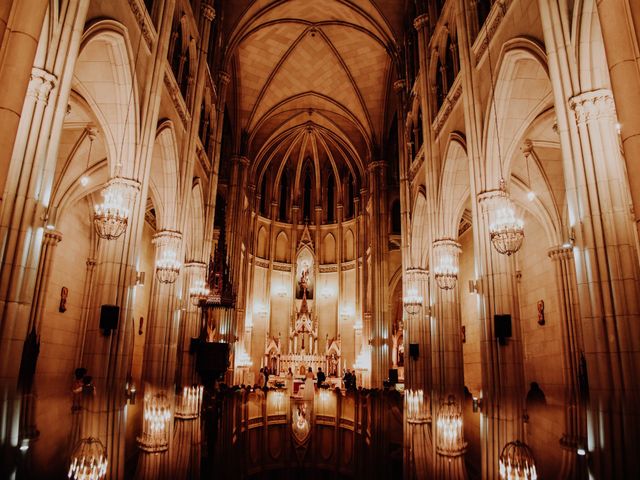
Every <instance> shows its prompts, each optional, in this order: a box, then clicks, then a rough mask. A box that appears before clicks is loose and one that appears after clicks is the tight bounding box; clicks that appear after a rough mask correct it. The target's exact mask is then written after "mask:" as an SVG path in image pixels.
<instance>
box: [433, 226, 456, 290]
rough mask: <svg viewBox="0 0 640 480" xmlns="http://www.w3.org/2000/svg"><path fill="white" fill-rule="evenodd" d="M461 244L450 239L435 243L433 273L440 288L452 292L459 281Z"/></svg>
mask: <svg viewBox="0 0 640 480" xmlns="http://www.w3.org/2000/svg"><path fill="white" fill-rule="evenodd" d="M459 253H460V244H459V243H457V242H455V241H454V240H451V239H449V238H445V239H441V240H436V241H435V242H433V256H434V260H435V261H434V267H433V273H434V277H435V279H436V283H437V284H438V287H440V288H441V289H443V290H452V289H453V288H454V287H455V286H456V282H457V280H458V255H459Z"/></svg>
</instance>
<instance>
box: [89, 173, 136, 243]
mask: <svg viewBox="0 0 640 480" xmlns="http://www.w3.org/2000/svg"><path fill="white" fill-rule="evenodd" d="M130 189H131V185H130V183H129V182H127V181H126V180H125V179H124V178H120V177H115V178H112V179H111V180H109V182H108V183H107V186H106V187H105V188H104V189H103V190H102V198H103V200H102V203H99V204H97V205H95V206H94V212H93V226H94V227H95V230H96V233H97V234H98V236H99V237H100V238H104V239H105V240H115V239H116V238H118V237H120V235H122V234H123V233H124V232H125V230H126V229H127V224H128V223H129V215H130V211H129V200H130V192H129V190H130Z"/></svg>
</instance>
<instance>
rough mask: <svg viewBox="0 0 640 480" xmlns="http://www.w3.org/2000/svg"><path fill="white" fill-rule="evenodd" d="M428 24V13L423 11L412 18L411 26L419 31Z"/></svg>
mask: <svg viewBox="0 0 640 480" xmlns="http://www.w3.org/2000/svg"><path fill="white" fill-rule="evenodd" d="M428 24H429V15H427V14H426V13H423V14H422V15H420V16H418V17H416V18H415V19H414V20H413V28H415V29H416V30H418V31H420V30H422V29H423V28H424V27H425V26H427V25H428Z"/></svg>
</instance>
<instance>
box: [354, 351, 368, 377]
mask: <svg viewBox="0 0 640 480" xmlns="http://www.w3.org/2000/svg"><path fill="white" fill-rule="evenodd" d="M370 365H371V352H369V351H367V349H366V348H364V347H363V348H362V350H360V353H359V354H358V356H357V357H356V362H355V363H354V364H353V368H354V369H355V370H362V371H364V372H368V371H369V366H370Z"/></svg>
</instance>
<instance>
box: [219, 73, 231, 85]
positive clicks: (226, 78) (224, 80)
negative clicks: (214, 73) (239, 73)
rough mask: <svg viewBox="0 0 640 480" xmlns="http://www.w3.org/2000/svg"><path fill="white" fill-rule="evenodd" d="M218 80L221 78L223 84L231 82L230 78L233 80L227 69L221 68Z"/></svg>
mask: <svg viewBox="0 0 640 480" xmlns="http://www.w3.org/2000/svg"><path fill="white" fill-rule="evenodd" d="M218 80H220V83H221V84H222V85H227V84H228V83H229V80H231V75H230V74H228V73H227V72H225V71H222V70H220V71H219V72H218Z"/></svg>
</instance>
